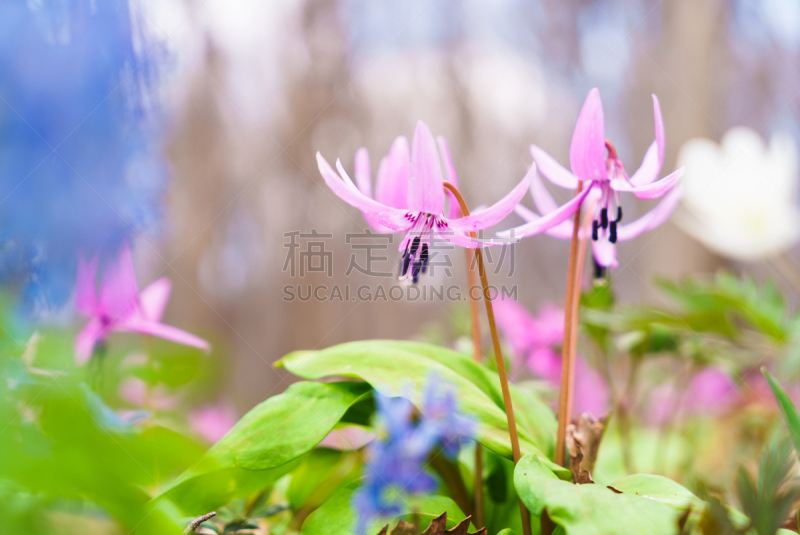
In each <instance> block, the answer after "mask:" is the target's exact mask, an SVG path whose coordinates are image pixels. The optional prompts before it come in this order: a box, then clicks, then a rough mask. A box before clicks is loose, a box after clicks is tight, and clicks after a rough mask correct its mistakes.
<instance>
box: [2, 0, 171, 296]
mask: <svg viewBox="0 0 800 535" xmlns="http://www.w3.org/2000/svg"><path fill="white" fill-rule="evenodd" d="M143 47H144V44H143V40H142V39H141V36H140V35H138V33H137V32H136V30H135V25H134V24H133V23H132V20H131V10H130V7H129V5H128V1H127V0H106V1H104V2H96V1H94V0H61V1H56V2H42V1H28V2H23V1H14V2H2V3H0V281H3V282H5V283H12V284H15V285H18V286H21V287H23V288H24V289H25V291H26V293H27V295H26V297H27V298H28V303H27V304H28V305H32V306H33V307H36V308H39V309H41V308H42V307H46V308H51V307H53V306H58V305H61V304H62V303H63V302H64V301H66V299H67V298H68V297H69V296H70V294H71V291H72V287H73V283H74V280H75V261H76V258H77V252H78V251H81V250H82V251H84V252H85V253H86V254H88V255H93V254H96V253H100V254H101V255H103V254H104V253H105V256H106V257H108V256H110V254H112V253H113V252H114V251H116V250H118V249H119V246H120V245H121V243H122V242H123V240H125V239H127V238H129V237H131V235H132V234H138V233H140V232H144V231H152V230H154V227H155V222H156V221H157V220H158V219H159V214H158V203H159V199H160V197H161V195H162V193H163V184H164V178H165V175H166V172H165V169H166V168H165V163H164V160H163V158H162V155H161V154H160V151H159V147H158V144H159V140H158V137H157V136H155V135H154V134H155V133H157V131H158V125H157V124H155V123H154V114H153V113H152V106H150V105H148V104H146V102H150V101H152V98H151V95H150V93H151V92H150V91H149V88H151V87H152V85H153V84H152V79H153V74H154V69H155V66H154V60H153V59H152V58H153V56H154V55H153V54H149V53H148V52H149V51H146V50H141V49H142V48H143Z"/></svg>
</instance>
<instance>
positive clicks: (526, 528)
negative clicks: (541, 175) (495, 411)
mask: <svg viewBox="0 0 800 535" xmlns="http://www.w3.org/2000/svg"><path fill="white" fill-rule="evenodd" d="M444 187H445V189H447V190H450V192H451V193H452V194H453V195H454V196H455V198H456V200H458V204H459V206H460V207H461V211H462V212H463V213H464V214H469V210H468V209H467V203H466V202H464V197H462V196H461V193H460V192H459V191H458V188H456V187H455V186H454V185H452V184H451V183H449V182H445V183H444ZM470 234H471V235H472V236H473V237H475V235H474V233H470ZM475 260H476V262H477V264H478V275H479V276H480V279H481V286H482V287H483V302H484V303H485V305H486V316H487V318H488V320H489V331H490V332H491V334H492V345H493V347H494V356H495V362H496V363H497V373H498V375H499V376H500V389H501V390H502V393H503V406H504V407H505V410H506V418H507V420H508V432H509V435H510V437H511V455H512V457H513V458H514V464H515V465H516V464H517V463H518V462H519V460H520V458H521V456H522V455H521V453H520V448H519V435H518V434H517V421H516V420H515V419H514V407H513V405H512V404H511V390H510V389H509V387H508V376H507V375H506V364H505V360H503V350H502V348H501V347H500V337H499V336H498V335H497V325H496V324H495V320H494V310H493V309H492V296H491V293H490V292H489V280H488V278H487V277H486V267H485V266H484V263H483V255H482V254H481V249H480V248H478V249H475ZM475 495H476V496H477V495H478V492H477V488H476V492H475ZM476 509H477V508H476ZM519 511H520V516H521V517H522V532H523V535H531V515H530V511H528V509H527V507H525V505H524V504H523V503H522V500H520V502H519Z"/></svg>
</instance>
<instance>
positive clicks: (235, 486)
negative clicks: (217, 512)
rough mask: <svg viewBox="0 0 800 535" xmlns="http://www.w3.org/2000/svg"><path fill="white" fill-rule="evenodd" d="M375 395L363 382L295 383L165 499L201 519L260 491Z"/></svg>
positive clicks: (257, 409)
mask: <svg viewBox="0 0 800 535" xmlns="http://www.w3.org/2000/svg"><path fill="white" fill-rule="evenodd" d="M370 395H371V391H370V389H369V387H368V386H367V385H365V384H363V383H352V382H340V383H329V384H322V383H307V382H301V383H296V384H294V385H292V386H290V387H289V388H288V389H287V390H286V391H285V392H284V393H283V394H280V395H278V396H274V397H271V398H269V399H268V400H266V401H265V402H263V403H261V404H260V405H257V406H256V407H255V408H253V410H251V411H250V412H249V413H247V414H246V415H245V416H244V417H243V418H242V419H241V420H240V421H239V423H237V424H236V426H235V427H234V428H233V429H232V430H231V431H230V432H229V433H228V434H227V435H225V437H223V439H222V440H220V441H219V442H217V443H216V444H215V445H214V446H213V447H212V448H211V449H210V450H209V451H208V453H207V454H206V455H205V456H204V457H203V459H202V460H201V461H200V462H199V463H198V464H197V465H196V466H193V467H192V468H191V469H190V470H188V471H187V472H186V473H184V474H183V475H182V476H181V477H180V478H179V479H178V481H177V482H176V483H174V484H173V485H172V486H171V487H170V488H169V489H168V490H166V491H165V492H164V493H163V494H162V497H163V496H167V497H169V498H171V499H173V500H174V501H175V502H176V503H178V504H179V505H180V506H181V507H182V508H183V509H184V510H185V511H186V513H187V514H196V515H199V514H202V513H204V512H208V511H210V510H212V509H214V508H216V507H219V506H221V505H224V504H226V503H227V502H229V501H230V500H231V499H233V498H234V497H242V496H246V495H247V494H250V493H253V492H256V491H258V490H260V489H261V488H263V487H266V486H267V485H269V484H270V483H272V482H274V481H276V480H277V479H278V478H280V477H282V476H284V475H286V474H287V473H289V472H290V471H291V470H292V469H294V468H295V467H296V466H297V464H293V462H294V461H297V460H298V459H299V458H300V457H301V456H302V455H304V454H305V453H307V452H309V451H310V450H311V449H312V448H313V447H314V446H315V445H317V444H318V443H319V442H320V441H321V440H322V439H323V438H325V435H327V434H328V433H329V432H330V430H331V429H333V427H334V426H335V425H336V424H337V423H338V422H339V420H340V419H341V418H342V416H343V415H344V414H345V413H346V412H347V410H348V409H349V408H350V407H351V406H352V405H354V404H355V403H357V402H358V401H360V400H362V399H364V398H366V397H368V396H370Z"/></svg>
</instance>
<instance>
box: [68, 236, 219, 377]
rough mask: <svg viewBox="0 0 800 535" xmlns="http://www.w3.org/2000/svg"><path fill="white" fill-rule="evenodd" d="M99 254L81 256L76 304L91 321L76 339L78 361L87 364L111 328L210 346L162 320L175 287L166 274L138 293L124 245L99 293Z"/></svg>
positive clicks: (131, 260)
mask: <svg viewBox="0 0 800 535" xmlns="http://www.w3.org/2000/svg"><path fill="white" fill-rule="evenodd" d="M97 264H98V259H97V257H95V258H93V259H92V260H91V261H89V262H87V261H86V260H85V259H84V258H83V257H82V256H80V257H79V258H78V277H77V283H76V288H75V307H76V308H77V309H78V312H79V313H80V314H82V315H83V316H86V317H88V318H89V323H87V324H86V326H85V327H84V328H83V330H81V332H80V333H78V336H77V337H76V338H75V360H76V361H77V363H78V364H79V365H81V364H84V363H86V361H88V360H89V358H90V357H91V356H92V353H93V352H94V348H95V346H96V345H97V344H98V343H100V342H102V341H104V340H105V339H106V338H107V337H108V335H109V333H111V332H112V331H127V332H135V333H141V334H147V335H151V336H158V337H159V338H164V339H167V340H172V341H173V342H177V343H179V344H184V345H188V346H193V347H198V348H200V349H203V350H205V351H208V350H209V349H210V346H209V344H208V342H206V341H205V340H203V339H201V338H198V337H197V336H194V335H193V334H190V333H187V332H186V331H182V330H180V329H177V328H175V327H172V326H170V325H165V324H163V323H161V317H162V316H163V315H164V309H165V308H166V306H167V301H168V300H169V294H170V291H171V289H172V286H171V284H170V282H169V279H167V278H166V277H163V278H160V279H158V280H157V281H155V282H153V283H152V284H150V285H149V286H147V288H145V289H144V290H142V292H141V293H139V290H138V288H137V286H136V273H135V272H134V270H133V257H132V255H131V249H130V247H129V246H128V245H127V244H125V245H123V246H122V249H121V250H120V252H119V256H117V258H116V259H115V260H114V261H113V262H112V263H111V264H109V266H108V267H106V270H105V273H104V274H103V283H102V285H101V287H100V292H99V295H98V293H97V291H96V289H95V279H96V278H97Z"/></svg>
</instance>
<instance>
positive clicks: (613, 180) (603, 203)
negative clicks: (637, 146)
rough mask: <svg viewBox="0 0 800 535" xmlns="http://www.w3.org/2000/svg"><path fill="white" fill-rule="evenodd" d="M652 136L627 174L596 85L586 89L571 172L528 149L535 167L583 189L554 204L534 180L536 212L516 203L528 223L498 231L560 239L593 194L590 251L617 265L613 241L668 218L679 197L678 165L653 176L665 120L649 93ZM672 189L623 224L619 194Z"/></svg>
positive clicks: (649, 194)
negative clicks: (607, 127)
mask: <svg viewBox="0 0 800 535" xmlns="http://www.w3.org/2000/svg"><path fill="white" fill-rule="evenodd" d="M653 112H654V115H655V134H656V139H655V141H654V142H653V143H652V144H651V145H650V147H649V148H648V149H647V152H646V154H645V156H644V159H643V160H642V165H641V166H640V167H639V169H638V170H637V171H636V172H635V173H634V174H633V175H631V176H628V174H627V172H626V171H625V167H624V166H623V165H622V162H621V161H620V160H619V157H618V156H617V151H616V149H615V148H614V145H613V144H612V143H611V142H610V141H608V140H606V138H605V124H604V119H603V105H602V102H601V101H600V92H599V91H598V90H597V89H596V88H595V89H592V90H591V91H590V92H589V96H588V97H587V98H586V102H584V104H583V107H582V108H581V112H580V115H579V116H578V122H577V124H576V125H575V131H574V133H573V135H572V143H571V144H570V150H569V159H570V167H571V169H572V171H571V172H570V171H568V170H567V169H565V168H564V167H562V166H561V164H559V163H558V162H556V161H555V160H554V159H553V158H552V157H551V156H549V155H548V154H547V153H545V152H544V151H543V150H542V149H540V148H539V147H537V146H536V145H532V146H531V154H532V156H533V160H534V162H536V169H537V170H538V172H539V173H541V174H542V175H543V176H544V177H545V178H547V179H548V180H549V181H550V182H552V183H553V184H556V185H557V186H560V187H562V188H568V189H573V190H574V189H576V188H577V187H578V183H579V182H581V183H582V184H583V189H582V190H581V192H580V193H579V194H578V195H576V196H575V197H574V198H573V199H572V200H570V201H569V202H567V203H565V204H563V205H562V206H561V207H557V206H556V204H555V201H553V199H552V197H551V196H550V194H549V193H548V192H547V190H546V189H545V187H544V185H543V184H542V183H541V181H540V180H534V181H533V186H532V188H531V194H532V196H533V199H534V202H535V203H536V205H537V208H538V209H539V210H540V211H541V212H542V215H541V216H540V215H538V214H536V213H534V212H532V211H530V210H527V209H524V208H518V209H517V212H518V213H519V214H520V215H521V217H523V218H524V219H526V220H527V221H528V222H527V223H525V224H524V225H521V226H519V227H516V228H514V229H509V230H505V231H503V232H499V233H498V236H500V237H503V238H508V237H520V238H521V237H525V236H532V235H534V234H539V233H542V232H549V233H550V234H551V235H554V236H556V237H560V238H566V237H571V236H572V226H571V225H570V224H569V222H568V221H567V219H569V218H570V217H571V216H572V215H573V214H574V213H575V212H576V211H578V209H579V208H580V207H581V205H582V204H583V202H584V201H585V200H586V199H587V197H589V196H591V199H592V201H593V203H592V204H594V206H595V208H594V213H593V214H592V217H593V221H592V231H591V232H592V251H593V253H594V258H595V261H596V262H597V263H598V264H599V265H600V266H602V267H616V266H617V253H616V243H617V241H620V240H629V239H632V238H634V237H636V236H638V235H639V234H641V233H643V232H645V231H647V230H650V229H652V228H655V227H656V226H658V225H660V224H661V223H663V222H664V221H665V220H666V219H667V217H669V215H670V213H671V212H672V210H673V209H674V208H675V206H676V205H677V203H678V201H679V200H680V195H681V193H680V189H679V188H678V189H673V188H675V185H676V184H677V182H678V179H680V177H681V176H682V175H683V171H684V170H683V169H682V168H681V169H678V170H677V171H674V172H673V173H671V174H669V175H668V176H666V177H664V178H662V179H661V180H656V179H657V178H658V176H659V174H660V173H661V168H662V166H663V164H664V121H663V119H662V117H661V107H660V105H659V103H658V98H657V97H656V96H655V95H653ZM671 190H672V191H674V192H675V193H673V194H671V195H670V196H667V197H665V198H664V199H663V200H662V201H661V203H660V204H659V205H658V206H657V207H656V208H654V209H653V210H652V211H650V212H648V213H647V214H645V215H644V216H642V217H640V218H639V219H637V220H636V221H633V222H632V223H630V224H627V225H621V224H620V223H621V221H622V206H621V205H620V193H633V194H634V195H635V196H636V197H637V198H639V199H656V198H660V197H663V196H664V195H666V194H667V193H668V192H670V191H671Z"/></svg>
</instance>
